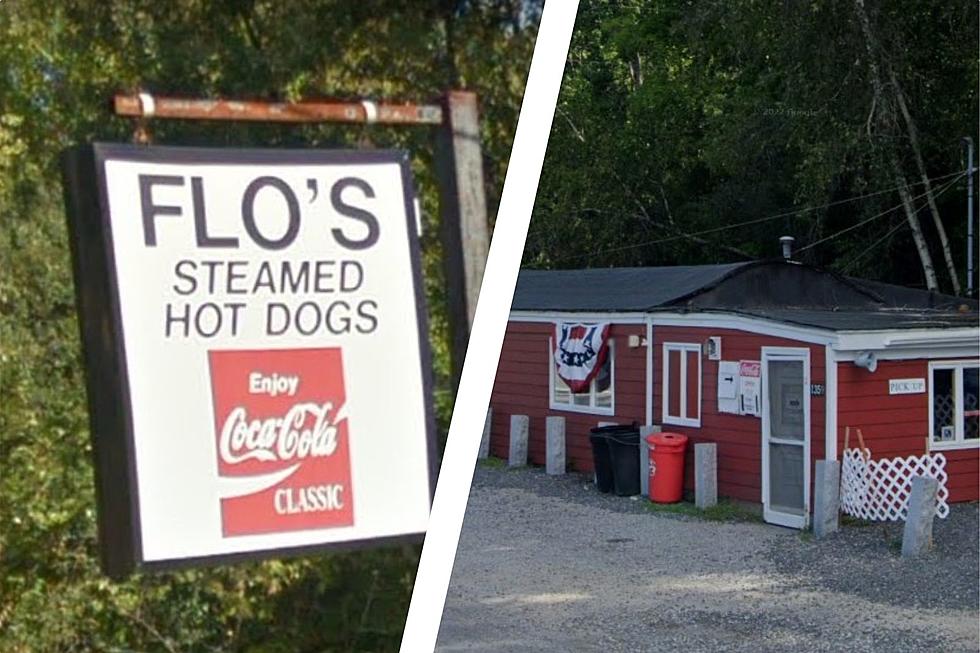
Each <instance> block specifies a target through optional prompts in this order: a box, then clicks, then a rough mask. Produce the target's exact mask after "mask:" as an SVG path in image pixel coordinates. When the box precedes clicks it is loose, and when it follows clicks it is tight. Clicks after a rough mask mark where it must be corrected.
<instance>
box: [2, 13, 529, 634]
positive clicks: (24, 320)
mask: <svg viewBox="0 0 980 653" xmlns="http://www.w3.org/2000/svg"><path fill="white" fill-rule="evenodd" d="M537 10H538V9H536V5H535V3H531V4H530V5H529V6H527V7H525V8H524V12H523V13H521V5H520V3H518V4H517V5H515V3H512V2H506V1H502V0H496V1H495V0H484V1H478V2H470V1H468V2H438V1H435V0H433V1H430V2H411V3H408V2H398V3H392V2H379V1H375V0H367V1H363V2H359V3H348V2H337V1H333V2H331V1H313V0H279V1H275V2H273V1H269V0H249V1H246V2H210V1H207V2H205V1H202V0H178V1H175V2H166V3H160V2H149V1H145V0H144V1H137V2H131V1H129V0H114V1H110V2H101V1H98V2H97V1H94V0H67V1H66V2H58V3H40V2H32V1H30V0H4V1H3V2H0V270H2V273H0V451H2V472H0V490H2V498H3V501H2V510H0V557H2V559H0V650H3V651H11V652H13V653H21V652H23V653H26V652H29V651H44V652H48V651H134V650H135V651H181V652H183V651H219V650H220V651H241V652H243V653H244V652H248V653H253V652H254V653H258V652H260V651H261V652H263V653H279V652H286V651H290V652H293V651H334V650H337V651H347V650H393V649H395V648H397V645H398V642H399V639H400V636H401V631H402V628H403V624H404V618H405V612H406V610H407V606H408V599H409V597H410V595H411V589H412V585H413V582H414V574H415V569H416V567H417V564H418V549H417V547H390V548H386V549H382V550H375V551H365V552H358V553H349V554H337V555H323V556H316V557H308V558H304V559H298V560H292V561H276V562H266V563H249V564H238V565H230V566H225V567H219V568H213V569H205V570H194V571H184V572H179V573H166V574H152V575H137V576H135V577H133V578H131V579H129V580H128V581H126V582H123V583H113V582H110V581H108V580H106V579H105V578H104V577H102V575H101V573H100V571H99V569H98V563H97V545H96V539H95V537H96V533H95V531H96V528H95V501H94V483H93V474H92V465H91V445H90V435H89V432H88V418H87V407H86V403H85V402H86V399H85V394H84V386H83V370H82V367H81V352H80V346H79V341H78V325H77V319H76V315H75V302H74V290H73V285H72V279H71V269H70V260H69V247H68V236H67V233H66V221H65V216H64V210H63V206H62V199H61V188H60V172H59V169H58V158H57V157H58V154H59V152H60V151H61V150H62V149H63V148H65V147H67V146H69V145H72V144H75V143H80V142H85V141H91V140H96V139H98V140H107V141H126V140H129V138H130V134H131V131H132V124H131V123H129V122H127V121H124V120H121V119H118V118H115V117H112V116H111V115H110V112H109V100H110V98H111V96H112V94H113V93H115V92H118V91H130V90H134V89H138V88H146V89H148V90H150V91H152V92H156V93H172V94H175V95H186V96H192V97H194V96H196V97H207V96H224V97H257V98H269V99H273V98H282V99H285V98H288V99H313V98H322V97H344V98H348V97H355V98H356V97H372V98H380V99H386V98H392V99H396V100H406V101H412V100H414V101H430V100H432V99H434V98H435V97H436V96H437V95H439V94H440V93H441V92H442V91H443V90H444V89H446V88H448V87H453V86H455V87H463V88H469V89H471V90H474V91H476V92H477V93H478V94H479V98H480V108H481V113H482V119H483V122H482V124H483V145H484V148H485V149H484V152H485V166H486V189H487V195H488V200H489V202H490V212H491V215H493V214H495V213H496V204H497V201H498V199H499V193H500V187H501V185H502V182H503V174H504V171H505V167H506V162H507V157H508V153H509V151H510V144H511V143H510V142H511V139H512V137H513V131H514V126H515V124H516V118H517V112H518V110H519V106H520V97H521V94H522V92H523V85H524V79H525V76H526V70H527V65H528V63H529V62H530V53H531V49H532V48H533V42H534V36H535V28H534V20H536V13H537ZM150 128H151V131H152V134H153V137H154V140H155V141H156V142H158V143H161V144H194V145H218V146H222V145H228V146H294V147H375V146H377V147H397V148H405V149H408V150H410V151H411V152H412V154H413V167H414V172H415V177H416V182H417V185H418V187H419V190H420V195H421V203H422V208H423V213H424V227H425V235H424V238H423V250H424V254H423V255H424V268H425V269H424V272H425V280H426V289H427V293H428V299H429V305H430V313H431V324H432V332H431V342H432V345H433V349H434V351H435V355H436V371H437V396H436V403H437V410H438V414H439V420H440V427H441V429H443V430H444V429H445V427H446V425H447V424H448V418H449V413H450V411H451V407H452V402H453V397H452V393H451V391H450V388H449V361H448V349H447V342H446V341H447V330H446V317H445V296H444V282H443V277H442V268H441V252H440V246H439V242H438V239H437V237H436V234H437V232H438V204H437V189H436V187H435V179H434V171H433V166H432V156H433V153H432V150H433V139H432V135H431V132H430V131H428V130H426V129H425V128H407V129H406V128H401V129H395V128H386V127H379V126H371V127H340V126H336V125H316V126H275V125H257V124H227V123H212V124H203V123H187V122H159V123H152V124H151V125H150Z"/></svg>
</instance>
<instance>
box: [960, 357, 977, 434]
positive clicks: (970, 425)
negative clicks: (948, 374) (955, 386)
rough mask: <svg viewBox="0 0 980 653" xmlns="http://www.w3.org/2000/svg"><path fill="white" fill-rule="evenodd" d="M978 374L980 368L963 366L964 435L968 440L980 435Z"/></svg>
mask: <svg viewBox="0 0 980 653" xmlns="http://www.w3.org/2000/svg"><path fill="white" fill-rule="evenodd" d="M978 374H980V368H976V367H964V368H963V437H964V439H967V440H976V439H977V438H978V437H980V433H978V431H977V418H978V415H980V405H978V404H980V402H978V395H980V389H978V388H977V386H978V385H980V384H978Z"/></svg>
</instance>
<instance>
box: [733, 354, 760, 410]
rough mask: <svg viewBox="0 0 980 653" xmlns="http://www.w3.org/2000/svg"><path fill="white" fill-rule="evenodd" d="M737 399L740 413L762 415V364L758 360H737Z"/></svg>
mask: <svg viewBox="0 0 980 653" xmlns="http://www.w3.org/2000/svg"><path fill="white" fill-rule="evenodd" d="M738 373H739V382H738V385H739V397H740V399H739V401H740V406H739V408H740V410H739V412H740V413H741V414H742V415H754V416H755V417H761V416H762V402H761V392H762V364H761V363H760V362H759V361H739V364H738Z"/></svg>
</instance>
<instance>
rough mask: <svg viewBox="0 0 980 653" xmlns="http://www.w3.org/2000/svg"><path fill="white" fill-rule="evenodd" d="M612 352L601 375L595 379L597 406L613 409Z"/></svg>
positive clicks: (600, 370)
mask: <svg viewBox="0 0 980 653" xmlns="http://www.w3.org/2000/svg"><path fill="white" fill-rule="evenodd" d="M611 359H612V350H611V349H610V350H609V353H608V355H607V356H606V360H605V361H603V363H602V367H601V368H600V369H599V373H598V374H597V375H596V377H595V381H593V383H594V384H595V405H596V406H598V407H600V408H611V407H612V393H613V389H612V362H611Z"/></svg>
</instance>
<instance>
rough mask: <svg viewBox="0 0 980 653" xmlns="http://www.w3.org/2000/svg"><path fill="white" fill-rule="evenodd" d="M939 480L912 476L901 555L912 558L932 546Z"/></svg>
mask: <svg viewBox="0 0 980 653" xmlns="http://www.w3.org/2000/svg"><path fill="white" fill-rule="evenodd" d="M938 491H939V481H937V480H936V479H934V478H930V477H928V476H915V477H913V478H912V492H911V493H910V494H909V516H908V517H906V518H905V529H904V530H903V531H902V557H903V558H912V557H915V556H918V555H922V554H923V553H926V552H927V551H928V550H929V549H931V548H932V523H933V521H934V519H935V517H936V493H937V492H938Z"/></svg>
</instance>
